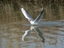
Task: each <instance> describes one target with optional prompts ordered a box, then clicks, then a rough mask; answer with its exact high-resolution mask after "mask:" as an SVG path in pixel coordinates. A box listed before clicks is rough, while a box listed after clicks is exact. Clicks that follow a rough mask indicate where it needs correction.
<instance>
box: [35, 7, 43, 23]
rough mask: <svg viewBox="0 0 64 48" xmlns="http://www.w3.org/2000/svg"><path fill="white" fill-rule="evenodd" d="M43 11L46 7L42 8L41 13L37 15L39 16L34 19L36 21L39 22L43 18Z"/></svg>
mask: <svg viewBox="0 0 64 48" xmlns="http://www.w3.org/2000/svg"><path fill="white" fill-rule="evenodd" d="M43 12H44V9H43V8H42V11H41V13H40V14H39V15H38V16H37V18H36V19H35V20H34V22H39V21H40V20H41V19H42V17H43V15H42V14H43Z"/></svg>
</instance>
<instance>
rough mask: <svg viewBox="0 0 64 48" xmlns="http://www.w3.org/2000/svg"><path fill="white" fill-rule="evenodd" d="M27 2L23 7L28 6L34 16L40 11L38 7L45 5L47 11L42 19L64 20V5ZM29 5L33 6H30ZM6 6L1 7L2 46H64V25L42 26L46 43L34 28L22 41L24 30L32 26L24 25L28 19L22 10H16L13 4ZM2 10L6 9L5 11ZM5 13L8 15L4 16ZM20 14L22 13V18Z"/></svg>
mask: <svg viewBox="0 0 64 48" xmlns="http://www.w3.org/2000/svg"><path fill="white" fill-rule="evenodd" d="M25 4H26V5H25ZM25 4H24V3H23V4H22V5H21V7H24V8H26V9H27V10H28V11H29V12H30V14H31V15H32V17H34V18H36V16H37V15H38V13H39V10H40V9H38V8H40V7H41V6H43V7H44V9H45V13H44V17H43V19H42V21H43V20H45V21H47V20H50V21H54V20H59V21H60V22H64V21H61V20H63V19H64V17H63V15H64V14H63V12H64V11H63V10H64V9H63V8H64V6H62V5H59V4H58V5H56V4H48V5H45V4H43V5H42V4H40V6H39V5H38V4H37V3H35V5H34V4H32V3H25ZM9 5H10V6H9ZM29 5H32V6H30V7H29ZM53 5H54V6H53ZM1 6H2V5H1ZM4 6H5V8H4ZM4 6H2V7H1V8H0V10H1V11H0V12H1V14H0V15H2V16H0V17H1V19H0V24H1V25H0V48H64V26H55V27H54V26H53V27H52V26H48V27H46V26H40V28H41V30H42V32H43V36H44V38H45V43H44V44H43V43H42V42H41V40H40V37H39V36H38V35H37V32H35V31H34V30H33V31H32V32H31V33H30V35H29V36H27V37H26V38H25V41H22V40H21V38H22V35H23V34H24V31H25V30H27V29H29V28H30V26H23V25H22V24H24V23H27V20H26V19H25V18H24V17H23V15H22V13H21V12H20V11H16V12H14V10H13V8H12V6H13V4H7V5H4ZM31 8H32V9H31ZM7 9H8V10H7ZM35 9H36V10H35ZM2 10H5V13H4V12H3V11H2ZM2 12H3V13H4V14H3V13H2ZM13 12H14V13H13ZM35 12H36V13H35ZM34 14H35V15H34ZM4 15H6V16H5V17H4ZM18 15H20V16H21V18H22V19H21V18H20V16H18ZM19 20H21V21H19ZM10 22H11V23H10ZM12 22H14V23H12ZM22 30H23V31H22Z"/></svg>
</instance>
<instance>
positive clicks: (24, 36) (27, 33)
mask: <svg viewBox="0 0 64 48" xmlns="http://www.w3.org/2000/svg"><path fill="white" fill-rule="evenodd" d="M30 32H31V30H26V31H25V33H24V35H23V36H22V41H24V39H25V38H26V37H27V36H28V35H29V34H30Z"/></svg>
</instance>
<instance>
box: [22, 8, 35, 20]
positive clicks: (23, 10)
mask: <svg viewBox="0 0 64 48" xmlns="http://www.w3.org/2000/svg"><path fill="white" fill-rule="evenodd" d="M21 11H22V13H23V15H24V16H25V17H26V18H27V19H28V20H29V21H34V19H33V18H32V17H31V16H30V15H29V13H28V12H27V11H26V10H25V9H24V8H21Z"/></svg>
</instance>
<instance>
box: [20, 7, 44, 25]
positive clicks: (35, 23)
mask: <svg viewBox="0 0 64 48" xmlns="http://www.w3.org/2000/svg"><path fill="white" fill-rule="evenodd" d="M21 11H22V13H23V15H24V16H25V18H27V19H28V21H29V22H30V23H31V25H38V22H39V21H40V20H41V19H42V17H43V16H42V14H43V12H44V9H43V8H42V11H41V13H40V14H39V15H38V16H37V18H36V19H35V20H34V19H33V18H32V17H31V16H30V15H29V13H28V12H27V11H26V10H25V9H24V8H21Z"/></svg>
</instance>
